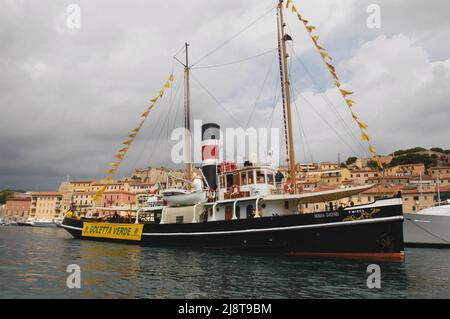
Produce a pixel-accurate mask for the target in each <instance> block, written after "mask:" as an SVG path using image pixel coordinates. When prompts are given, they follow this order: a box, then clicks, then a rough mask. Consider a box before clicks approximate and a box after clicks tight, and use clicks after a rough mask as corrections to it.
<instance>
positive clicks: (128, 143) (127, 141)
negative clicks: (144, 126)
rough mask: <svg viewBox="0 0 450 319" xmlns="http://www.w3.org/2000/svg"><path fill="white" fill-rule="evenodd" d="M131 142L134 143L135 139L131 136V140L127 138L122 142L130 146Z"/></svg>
mask: <svg viewBox="0 0 450 319" xmlns="http://www.w3.org/2000/svg"><path fill="white" fill-rule="evenodd" d="M131 143H133V139H131V138H130V139H129V140H126V141H125V142H123V143H122V144H124V145H128V146H130V145H131Z"/></svg>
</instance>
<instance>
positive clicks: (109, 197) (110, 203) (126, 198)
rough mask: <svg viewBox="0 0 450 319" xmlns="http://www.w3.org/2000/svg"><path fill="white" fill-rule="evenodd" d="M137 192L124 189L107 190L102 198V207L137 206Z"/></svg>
mask: <svg viewBox="0 0 450 319" xmlns="http://www.w3.org/2000/svg"><path fill="white" fill-rule="evenodd" d="M136 205H137V202H136V194H135V193H131V192H127V191H123V190H109V191H106V192H105V193H104V194H103V196H102V200H101V207H129V208H130V209H132V208H133V207H136Z"/></svg>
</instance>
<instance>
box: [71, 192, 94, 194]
mask: <svg viewBox="0 0 450 319" xmlns="http://www.w3.org/2000/svg"><path fill="white" fill-rule="evenodd" d="M73 195H95V192H74V193H73Z"/></svg>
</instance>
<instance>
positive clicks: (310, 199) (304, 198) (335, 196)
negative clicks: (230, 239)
mask: <svg viewBox="0 0 450 319" xmlns="http://www.w3.org/2000/svg"><path fill="white" fill-rule="evenodd" d="M372 187H374V185H364V186H357V187H351V188H342V189H333V190H329V191H322V192H311V193H303V194H298V195H288V194H287V195H270V196H266V197H264V198H262V199H263V200H264V201H281V200H290V199H297V200H298V201H299V203H300V204H311V203H322V202H330V201H335V200H339V199H341V198H346V197H350V196H354V195H357V194H359V193H362V192H364V191H366V190H368V189H371V188H372Z"/></svg>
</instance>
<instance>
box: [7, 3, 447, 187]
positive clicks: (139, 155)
mask: <svg viewBox="0 0 450 319" xmlns="http://www.w3.org/2000/svg"><path fill="white" fill-rule="evenodd" d="M73 3H74V4H77V5H78V6H79V8H80V9H81V12H80V13H81V20H80V21H81V24H80V28H70V26H71V25H70V23H69V24H68V23H67V22H68V19H69V21H73V20H70V17H71V14H72V11H71V12H68V10H67V9H68V6H69V5H70V4H73ZM294 3H295V4H296V5H297V8H298V9H299V11H301V12H302V14H303V15H304V16H305V17H306V18H308V19H309V20H310V22H311V24H312V25H314V26H316V27H317V35H319V36H320V41H319V42H320V43H321V45H322V46H324V47H325V48H326V49H327V50H328V52H329V53H330V54H331V55H332V56H333V57H334V62H333V63H334V65H335V66H336V68H337V72H338V74H339V76H340V77H341V79H342V82H343V83H344V85H345V88H347V89H350V90H352V91H354V92H355V95H354V98H353V99H354V100H355V101H356V103H357V104H356V106H355V112H356V113H357V114H358V115H359V116H360V118H361V119H362V120H364V121H365V122H367V123H368V124H369V125H370V127H369V133H370V135H371V137H372V139H373V144H374V146H375V148H376V149H377V151H378V152H379V153H380V154H387V153H390V152H392V151H394V150H397V149H400V148H407V147H411V146H424V147H432V146H440V147H444V148H450V138H449V137H450V125H449V115H450V102H449V101H450V46H449V45H448V39H449V38H450V20H449V19H448V12H450V3H449V2H448V1H447V0H431V1H425V0H396V1H390V0H382V1H374V0H371V1H365V0H303V1H294ZM371 4H378V5H379V8H380V9H381V26H380V28H369V27H368V26H367V19H368V17H369V15H370V13H368V12H367V9H368V6H369V5H371ZM274 7H275V1H274V0H247V1H225V0H209V1H206V0H189V1H186V0H184V1H181V0H173V1H148V0H129V1H124V0H83V1H82V0H78V1H77V0H72V1H64V0H59V1H56V0H41V1H32V0H0V8H1V9H0V41H1V46H0V110H1V113H0V188H6V187H13V188H22V189H27V190H52V189H56V188H57V186H58V185H59V183H60V182H61V181H62V180H65V179H66V176H70V178H71V179H85V178H100V177H103V176H104V175H105V171H106V169H107V168H108V166H109V163H110V162H111V160H112V157H113V155H114V154H115V151H117V150H118V149H120V148H121V145H120V144H121V142H122V141H123V140H124V138H125V137H126V136H127V135H128V134H129V131H131V130H132V129H133V128H134V127H136V126H137V124H138V123H139V116H140V114H141V113H142V112H143V111H145V109H146V107H147V106H148V105H149V99H150V98H152V97H153V96H155V94H157V92H159V89H160V88H161V86H162V85H163V84H164V81H165V80H166V79H167V77H168V75H169V74H170V73H171V72H172V70H173V71H174V74H175V82H174V87H173V89H172V90H171V91H169V92H168V94H167V95H166V97H165V99H164V100H163V101H162V102H161V103H160V104H158V105H157V107H156V108H155V110H154V113H152V115H151V116H150V117H149V119H148V122H147V123H146V124H145V126H144V129H143V130H142V132H141V134H140V135H139V137H138V139H137V141H136V143H135V144H134V145H133V147H132V149H131V151H130V153H129V155H128V156H127V158H126V160H125V162H124V165H123V167H122V168H121V169H120V171H119V175H121V176H125V175H130V174H131V172H132V170H133V168H135V167H146V166H159V165H167V166H171V165H173V163H171V160H170V156H169V154H170V150H171V148H172V146H173V143H168V142H167V141H168V140H169V137H170V134H171V131H172V129H173V128H175V127H178V126H181V125H182V102H183V100H182V98H183V94H182V77H183V69H182V67H181V66H180V65H179V64H178V63H177V62H175V61H174V59H173V56H174V55H175V54H176V53H177V52H179V49H180V48H182V46H183V44H184V42H185V41H187V42H189V43H190V44H191V46H190V57H191V62H192V63H193V64H195V65H194V68H193V70H192V85H191V90H192V109H193V117H194V119H201V120H203V121H205V122H208V121H216V122H218V123H220V124H221V125H222V127H238V126H242V127H255V128H261V127H275V128H276V127H280V125H281V121H282V120H281V117H282V115H281V106H280V103H279V99H278V98H277V96H278V95H279V89H278V90H277V89H276V87H277V83H278V82H277V80H278V74H277V63H278V61H277V57H276V55H275V53H276V52H275V51H274V49H275V48H276V16H275V10H274ZM286 17H287V30H288V32H289V34H290V35H291V36H292V37H293V39H294V41H293V43H292V45H289V52H290V66H291V68H290V70H291V81H292V86H293V92H294V98H295V101H296V107H294V115H293V119H294V126H295V129H294V133H295V136H296V146H297V147H296V150H297V153H296V157H297V160H298V161H305V160H307V161H311V160H314V161H322V160H337V156H338V155H337V154H338V153H340V154H341V158H343V159H345V158H346V157H347V156H350V155H357V156H366V154H367V147H366V145H364V144H363V143H361V142H359V141H358V139H359V134H358V129H357V127H356V125H355V123H354V121H353V120H352V118H351V115H350V113H349V111H348V109H346V107H345V106H344V104H343V101H342V98H341V97H340V96H339V95H338V93H337V91H336V89H335V88H334V87H333V85H332V84H333V82H332V79H331V77H330V75H329V74H328V73H327V70H326V69H325V68H324V66H323V64H322V62H321V60H320V58H319V56H318V54H317V51H315V50H314V48H313V46H312V42H311V40H310V39H309V38H308V37H307V33H306V31H305V29H304V27H303V26H302V25H301V24H300V23H299V21H298V20H297V19H296V18H295V16H294V15H293V14H292V13H290V12H286ZM181 53H182V52H181ZM178 57H179V58H180V59H182V58H183V56H182V54H179V55H178ZM250 57H252V58H251V59H247V58H250ZM242 60H244V61H242ZM239 61H240V62H239ZM236 62H239V63H236ZM224 64H225V65H224ZM300 127H301V128H302V129H300Z"/></svg>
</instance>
